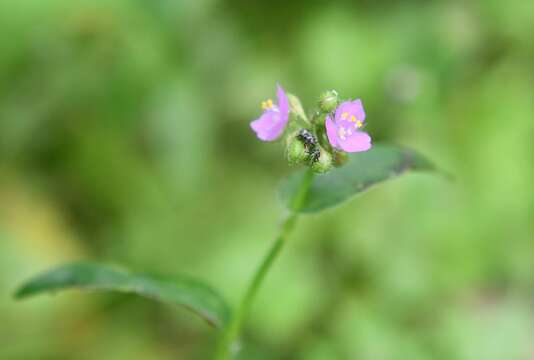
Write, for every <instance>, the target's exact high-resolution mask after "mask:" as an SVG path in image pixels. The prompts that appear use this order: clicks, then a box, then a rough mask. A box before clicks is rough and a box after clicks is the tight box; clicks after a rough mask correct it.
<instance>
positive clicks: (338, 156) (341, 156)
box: [334, 151, 349, 167]
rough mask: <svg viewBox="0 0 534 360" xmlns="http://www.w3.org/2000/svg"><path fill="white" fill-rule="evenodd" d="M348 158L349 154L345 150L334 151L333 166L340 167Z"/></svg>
mask: <svg viewBox="0 0 534 360" xmlns="http://www.w3.org/2000/svg"><path fill="white" fill-rule="evenodd" d="M348 160H349V156H348V155H347V153H346V152H343V151H336V152H335V153H334V166H335V167H341V166H343V165H344V164H345V163H346V162H347V161H348Z"/></svg>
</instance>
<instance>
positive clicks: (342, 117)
mask: <svg viewBox="0 0 534 360" xmlns="http://www.w3.org/2000/svg"><path fill="white" fill-rule="evenodd" d="M348 117H349V113H348V112H344V113H343V114H341V119H343V120H347V118H348Z"/></svg>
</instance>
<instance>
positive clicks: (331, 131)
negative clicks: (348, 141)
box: [325, 116, 341, 149]
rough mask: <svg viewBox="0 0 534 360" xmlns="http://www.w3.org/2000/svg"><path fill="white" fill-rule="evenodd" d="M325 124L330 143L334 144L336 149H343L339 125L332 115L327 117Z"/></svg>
mask: <svg viewBox="0 0 534 360" xmlns="http://www.w3.org/2000/svg"><path fill="white" fill-rule="evenodd" d="M325 126H326V136H328V141H329V142H330V145H332V146H333V147H335V148H336V149H341V148H340V146H339V141H338V136H337V126H336V124H334V121H332V118H331V117H330V116H327V117H326V121H325Z"/></svg>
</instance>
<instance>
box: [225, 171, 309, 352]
mask: <svg viewBox="0 0 534 360" xmlns="http://www.w3.org/2000/svg"><path fill="white" fill-rule="evenodd" d="M313 175H314V174H313V172H312V171H311V170H308V171H307V172H306V174H305V175H304V177H303V179H302V182H301V183H300V187H299V190H298V191H297V193H296V194H295V197H294V198H293V200H292V204H291V208H292V211H291V212H290V213H289V215H288V216H287V217H286V219H285V220H284V222H283V224H282V226H281V227H280V233H279V234H278V237H277V238H276V240H275V242H274V243H273V245H272V246H271V248H270V250H269V252H268V253H267V255H266V256H265V258H264V259H263V261H262V262H261V263H260V265H259V267H258V269H257V270H256V273H255V274H254V277H253V278H252V281H251V283H250V285H249V287H248V289H247V291H246V293H245V295H244V296H243V298H242V300H241V303H240V304H239V307H238V308H237V310H236V312H235V313H234V315H233V317H232V319H231V321H230V323H229V325H228V326H227V327H226V329H225V330H224V332H223V334H222V338H221V342H220V344H219V347H218V350H217V356H216V359H217V360H227V359H231V358H232V355H233V353H235V352H236V351H235V350H234V349H235V348H236V347H237V346H238V345H237V340H238V338H239V336H240V333H241V328H242V326H243V322H244V320H245V318H246V316H247V314H248V312H249V310H250V307H251V306H252V303H253V301H254V298H255V297H256V293H257V292H258V289H259V287H260V286H261V284H262V283H263V280H264V279H265V276H266V275H267V273H268V272H269V269H270V268H271V266H272V264H273V262H274V260H275V259H276V257H277V256H278V254H279V253H280V250H282V247H283V246H284V244H285V243H286V240H287V238H288V237H289V235H290V234H291V232H292V231H293V229H294V228H295V225H296V223H297V220H298V217H299V210H300V209H301V208H302V206H303V205H304V201H305V200H306V196H307V195H308V191H309V189H310V186H311V183H312V180H313Z"/></svg>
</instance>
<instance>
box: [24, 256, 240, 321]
mask: <svg viewBox="0 0 534 360" xmlns="http://www.w3.org/2000/svg"><path fill="white" fill-rule="evenodd" d="M70 288H79V289H86V290H104V291H116V292H122V293H133V294H137V295H140V296H143V297H147V298H150V299H153V300H157V301H161V302H164V303H170V304H175V305H181V306H185V307H186V308H188V309H189V310H191V311H192V312H194V313H196V314H197V315H199V316H200V317H202V318H203V319H205V320H206V321H207V322H208V323H209V324H211V325H213V326H216V327H221V326H223V325H225V324H226V322H227V321H228V319H229V314H230V311H229V308H228V306H227V305H226V302H225V301H224V300H223V299H222V298H221V296H220V295H219V294H218V293H217V292H215V291H214V290H213V289H212V288H211V287H209V286H207V285H205V284H203V283H201V282H199V281H197V280H193V279H189V278H182V277H180V278H164V277H159V276H151V275H144V274H133V273H130V272H127V271H124V270H119V269H115V268H111V267H107V266H102V265H98V264H94V263H88V262H80V263H73V264H68V265H63V266H60V267H57V268H55V269H52V270H50V271H47V272H45V273H43V274H41V275H38V276H37V277H35V278H33V279H31V280H30V281H28V282H27V283H26V284H24V285H23V286H22V287H21V288H19V289H18V291H17V292H16V293H15V297H16V298H17V299H22V298H26V297H29V296H33V295H37V294H40V293H43V292H56V291H58V290H64V289H70Z"/></svg>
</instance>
